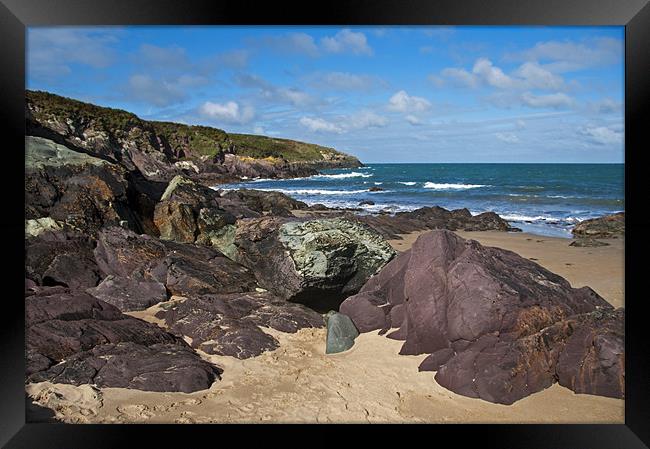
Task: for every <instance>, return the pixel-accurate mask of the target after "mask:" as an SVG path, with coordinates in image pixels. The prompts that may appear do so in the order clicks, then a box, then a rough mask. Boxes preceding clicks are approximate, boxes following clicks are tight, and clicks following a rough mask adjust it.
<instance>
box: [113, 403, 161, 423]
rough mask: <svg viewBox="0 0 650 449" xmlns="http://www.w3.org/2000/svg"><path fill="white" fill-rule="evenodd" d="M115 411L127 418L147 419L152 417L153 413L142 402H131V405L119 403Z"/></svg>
mask: <svg viewBox="0 0 650 449" xmlns="http://www.w3.org/2000/svg"><path fill="white" fill-rule="evenodd" d="M117 411H118V412H120V413H121V414H122V415H124V416H125V417H127V418H129V419H134V420H137V419H149V418H152V417H153V416H155V415H154V413H152V412H151V411H150V410H149V407H147V406H146V405H144V404H131V405H120V406H119V407H117Z"/></svg>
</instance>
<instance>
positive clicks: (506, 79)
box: [429, 58, 564, 90]
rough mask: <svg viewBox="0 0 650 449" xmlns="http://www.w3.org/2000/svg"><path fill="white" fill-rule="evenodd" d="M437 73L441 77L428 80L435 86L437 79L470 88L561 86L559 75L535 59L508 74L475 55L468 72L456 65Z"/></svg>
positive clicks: (544, 87)
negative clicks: (476, 57)
mask: <svg viewBox="0 0 650 449" xmlns="http://www.w3.org/2000/svg"><path fill="white" fill-rule="evenodd" d="M440 75H441V77H437V76H435V75H431V76H430V77H429V79H430V80H431V81H432V82H434V83H435V84H437V85H440V84H442V83H441V80H447V81H448V82H449V83H450V84H452V85H455V86H457V87H470V88H475V87H479V86H490V87H494V88H496V89H501V90H517V89H520V90H521V89H542V90H560V89H563V88H564V80H563V79H562V77H561V76H559V75H556V74H554V73H552V72H550V71H549V70H547V69H545V68H544V67H542V66H540V65H539V64H538V63H536V62H526V63H524V64H522V65H521V66H519V67H518V68H517V69H516V70H514V71H513V72H512V73H511V74H510V75H508V74H506V73H505V72H504V71H503V70H502V69H501V68H499V67H497V66H495V65H494V64H493V63H492V61H490V60H489V59H488V58H479V59H477V60H476V62H475V63H474V66H473V67H472V71H471V72H469V71H467V70H465V69H461V68H457V67H447V68H445V69H443V70H442V71H441V72H440Z"/></svg>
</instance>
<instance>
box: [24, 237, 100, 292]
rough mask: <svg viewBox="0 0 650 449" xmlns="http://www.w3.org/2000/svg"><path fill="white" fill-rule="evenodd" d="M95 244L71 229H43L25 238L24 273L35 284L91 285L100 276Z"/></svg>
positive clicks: (86, 286)
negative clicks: (94, 253)
mask: <svg viewBox="0 0 650 449" xmlns="http://www.w3.org/2000/svg"><path fill="white" fill-rule="evenodd" d="M93 248H94V243H93V242H92V241H91V240H90V239H89V238H87V237H85V236H84V235H82V234H79V233H76V232H73V231H58V230H57V231H51V230H44V231H42V232H40V233H38V236H37V237H32V238H28V239H26V240H25V276H26V278H27V279H30V280H31V281H33V282H34V283H35V284H36V285H44V286H54V285H60V286H64V287H69V288H71V289H75V290H77V289H85V288H90V287H94V286H96V285H97V283H98V282H99V280H100V279H101V275H100V270H99V268H98V266H97V264H96V263H95V258H94V256H93Z"/></svg>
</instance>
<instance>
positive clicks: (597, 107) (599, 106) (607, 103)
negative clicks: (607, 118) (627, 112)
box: [588, 98, 623, 114]
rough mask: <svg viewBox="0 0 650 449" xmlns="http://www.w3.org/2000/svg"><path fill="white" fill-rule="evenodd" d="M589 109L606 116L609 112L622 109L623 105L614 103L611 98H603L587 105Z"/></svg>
mask: <svg viewBox="0 0 650 449" xmlns="http://www.w3.org/2000/svg"><path fill="white" fill-rule="evenodd" d="M588 107H589V109H591V110H592V111H594V112H597V113H601V114H606V113H610V112H619V111H621V110H622V109H623V104H622V103H620V102H618V101H614V100H612V99H611V98H603V99H602V100H600V101H597V102H594V103H591V104H589V106H588Z"/></svg>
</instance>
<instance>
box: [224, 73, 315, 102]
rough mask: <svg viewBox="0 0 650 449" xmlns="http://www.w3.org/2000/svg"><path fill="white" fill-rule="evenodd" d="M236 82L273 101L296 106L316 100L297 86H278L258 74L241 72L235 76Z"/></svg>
mask: <svg viewBox="0 0 650 449" xmlns="http://www.w3.org/2000/svg"><path fill="white" fill-rule="evenodd" d="M235 82H236V83H237V84H238V85H239V86H241V87H244V88H249V89H257V90H258V91H259V93H260V96H261V97H262V98H263V99H265V100H267V101H271V102H278V103H288V104H291V105H294V106H304V105H307V104H311V103H313V102H314V99H313V98H312V97H311V96H310V95H309V94H308V93H306V92H304V91H302V90H300V89H297V88H295V87H278V86H274V85H273V84H271V83H269V82H268V81H266V80H265V79H263V78H262V77H259V76H257V75H252V74H247V73H241V74H239V75H237V76H236V77H235Z"/></svg>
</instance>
